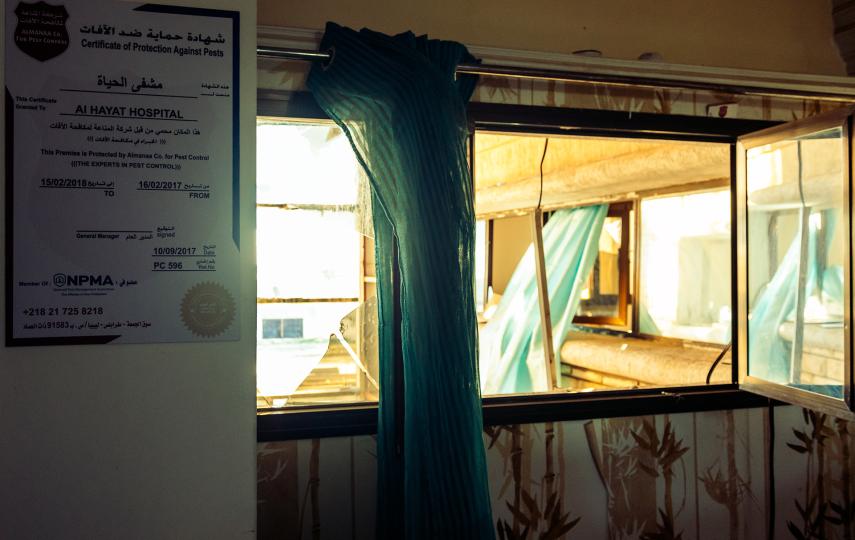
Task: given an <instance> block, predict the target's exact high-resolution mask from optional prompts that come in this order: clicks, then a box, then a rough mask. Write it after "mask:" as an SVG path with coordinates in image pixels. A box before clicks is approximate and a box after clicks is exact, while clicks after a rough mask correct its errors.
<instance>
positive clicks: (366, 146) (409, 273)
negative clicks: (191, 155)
mask: <svg viewBox="0 0 855 540" xmlns="http://www.w3.org/2000/svg"><path fill="white" fill-rule="evenodd" d="M321 50H328V51H330V52H331V53H332V60H331V61H330V62H328V63H326V64H315V65H314V66H313V67H312V70H311V72H310V73H309V78H308V86H309V88H310V89H311V90H312V92H313V94H314V96H315V99H316V101H317V102H318V104H319V105H320V106H321V107H322V108H323V109H324V111H326V113H327V114H329V116H330V117H331V118H332V119H333V120H335V122H336V123H337V124H338V125H339V126H340V127H341V128H342V129H343V130H344V132H345V134H346V135H347V137H348V138H349V140H350V142H351V144H352V146H353V148H354V150H355V152H356V155H357V158H358V159H359V161H360V163H361V164H362V166H363V168H364V169H365V172H366V173H367V175H368V178H369V181H370V185H371V189H372V193H373V201H374V203H375V207H374V215H375V218H374V221H375V222H374V227H375V234H376V239H377V262H378V302H379V306H380V307H379V310H380V313H379V315H380V337H379V339H380V341H381V345H380V351H381V352H380V372H381V373H380V378H381V396H380V417H379V428H378V468H379V473H378V490H379V495H378V516H377V527H378V537H380V538H466V539H470V538H472V539H479V538H493V537H494V535H493V526H492V514H491V511H490V498H489V491H488V486H487V472H486V464H485V456H484V443H483V439H482V419H481V398H480V394H479V388H478V375H477V365H476V361H477V335H476V318H475V305H474V295H473V291H472V275H473V273H472V269H473V266H472V258H473V249H474V236H475V216H474V207H473V192H472V180H471V177H470V174H469V168H468V163H467V158H466V137H467V119H466V102H467V101H468V99H469V97H470V95H471V93H472V91H473V89H474V85H475V82H476V81H475V79H474V78H472V77H465V76H463V77H455V68H456V66H457V64H458V63H460V62H463V61H466V62H469V61H473V60H474V59H473V58H472V57H471V56H470V55H469V54H468V52H467V51H466V49H465V47H463V46H462V45H460V44H458V43H453V42H447V41H438V40H429V39H427V38H424V37H415V36H414V35H413V34H412V33H406V34H400V35H397V36H387V35H384V34H379V33H377V32H372V31H369V30H362V31H360V32H356V31H354V30H351V29H348V28H343V27H341V26H338V25H336V24H333V23H329V24H328V25H327V28H326V32H325V34H324V37H323V40H322V42H321ZM396 247H397V249H395V248H396ZM395 253H396V255H394V254H395ZM396 263H397V270H398V271H399V272H400V277H401V291H400V298H401V305H400V309H401V313H402V321H401V322H402V324H401V327H400V336H401V338H400V339H401V347H402V349H403V365H404V367H403V374H402V375H403V396H396V395H395V394H394V384H393V381H394V376H395V374H394V372H393V369H394V364H393V363H392V361H391V359H392V358H393V356H394V354H395V350H396V343H395V334H396V331H397V330H398V329H397V328H395V327H394V324H395V323H394V312H395V309H394V308H395V305H394V303H393V301H394V294H393V291H392V285H393V283H392V279H391V278H392V272H393V270H394V269H395V264H396ZM396 402H398V403H403V435H401V433H399V432H398V431H397V430H398V426H396V423H395V417H396V414H400V412H401V411H400V410H396V409H395V403H396ZM399 441H402V443H403V445H402V447H401V445H399V444H397V443H398V442H399Z"/></svg>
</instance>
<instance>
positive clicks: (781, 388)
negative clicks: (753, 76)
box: [733, 106, 855, 420]
mask: <svg viewBox="0 0 855 540" xmlns="http://www.w3.org/2000/svg"><path fill="white" fill-rule="evenodd" d="M853 116H855V106H847V107H841V108H839V109H835V110H832V111H828V112H826V113H822V114H819V115H816V116H812V117H808V118H805V119H802V120H796V121H793V122H788V123H786V124H782V125H778V126H774V127H770V128H768V129H765V130H761V131H758V132H754V133H750V134H746V135H744V136H741V137H739V139H738V140H737V143H736V147H735V160H734V161H735V165H734V166H735V169H736V170H735V172H734V175H733V176H734V178H735V182H736V186H735V189H734V193H733V195H734V197H735V198H736V206H737V222H736V223H737V228H736V229H735V233H736V234H735V237H736V240H737V246H736V254H737V261H738V264H737V267H736V284H735V285H736V288H737V289H738V290H737V295H736V300H737V304H735V305H736V306H737V310H736V311H735V315H736V316H735V317H734V319H735V320H738V321H739V324H738V327H737V329H736V334H734V335H738V338H737V340H736V342H735V346H736V354H737V356H738V357H740V358H744V359H745V360H746V361H744V362H740V363H739V365H738V378H737V380H738V383H739V386H740V388H742V389H744V390H746V391H750V392H754V393H756V394H759V395H764V396H767V397H769V398H771V399H777V400H781V401H786V402H788V403H795V404H799V405H802V406H805V407H809V408H811V409H814V410H818V411H820V412H824V413H827V414H831V415H834V416H838V417H841V416H842V417H844V418H847V419H850V420H851V419H855V373H853V357H852V353H853V351H852V337H853V336H852V328H851V321H852V290H851V280H852V264H853V258H852V256H853V249H852V247H853V231H855V224H853V222H852V216H853V212H852V210H853V209H852V187H853V185H852V184H853V179H855V159H853V157H855V153H854V152H855V136H853V135H855V133H853V129H855V125H853V123H855V120H853ZM834 128H841V149H842V151H843V174H844V175H846V176H847V177H848V178H846V180H845V181H844V194H843V198H844V200H845V201H846V202H845V204H844V205H843V218H842V220H843V221H844V223H846V224H847V225H848V227H845V228H843V229H841V230H845V231H846V234H847V236H846V242H845V243H844V245H845V250H846V252H845V253H844V257H843V260H844V261H847V263H848V264H846V265H844V276H843V303H844V315H843V343H844V346H843V370H844V374H843V381H842V387H843V398H842V399H838V398H833V397H831V396H826V395H823V394H819V393H815V392H810V391H807V390H803V389H799V388H794V387H792V386H788V385H786V384H784V383H775V382H772V381H768V380H766V379H763V378H760V377H756V376H753V375H750V374H749V362H748V311H749V309H748V250H749V248H750V246H749V241H748V221H747V219H748V189H747V187H748V186H747V176H748V174H747V159H746V156H747V152H748V150H750V149H752V148H756V147H760V146H764V145H766V144H771V143H774V142H777V141H781V140H786V139H788V138H790V139H791V138H795V137H799V136H802V135H808V134H812V133H816V132H819V131H824V130H826V129H834Z"/></svg>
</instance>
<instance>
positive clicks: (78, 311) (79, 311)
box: [23, 306, 104, 317]
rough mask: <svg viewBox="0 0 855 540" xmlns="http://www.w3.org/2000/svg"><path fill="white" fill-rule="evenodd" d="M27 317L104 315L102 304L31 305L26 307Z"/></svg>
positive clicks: (25, 313)
mask: <svg viewBox="0 0 855 540" xmlns="http://www.w3.org/2000/svg"><path fill="white" fill-rule="evenodd" d="M23 314H24V316H26V317H55V316H57V315H67V316H75V315H103V314H104V308H103V307H101V306H61V307H29V308H24V310H23Z"/></svg>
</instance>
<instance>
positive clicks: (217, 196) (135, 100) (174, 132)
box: [5, 0, 240, 345]
mask: <svg viewBox="0 0 855 540" xmlns="http://www.w3.org/2000/svg"><path fill="white" fill-rule="evenodd" d="M5 9H6V13H5V15H6V28H5V31H6V35H5V41H6V43H5V80H6V92H5V122H6V125H5V129H6V137H5V140H6V197H5V200H6V240H7V241H6V264H7V272H6V292H7V294H6V304H7V305H6V310H7V312H6V315H7V317H6V321H7V324H6V343H7V344H8V345H50V344H75V343H76V344H98V343H159V342H180V341H211V340H235V339H238V338H239V321H238V312H239V310H238V301H239V297H238V294H239V286H240V278H239V253H240V235H239V223H240V216H239V211H238V208H239V201H238V184H239V182H238V172H239V161H238V158H239V155H238V147H239V145H238V104H239V96H238V75H237V74H238V70H237V67H238V66H237V62H238V58H239V56H238V54H237V53H238V45H237V44H238V26H239V25H238V23H239V21H238V13H237V12H232V11H220V10H210V9H196V8H186V7H176V6H165V5H156V4H132V3H127V2H119V1H110V0H66V1H62V0H59V1H57V2H55V3H54V2H51V3H45V2H42V1H39V2H19V1H16V0H6V2H5Z"/></svg>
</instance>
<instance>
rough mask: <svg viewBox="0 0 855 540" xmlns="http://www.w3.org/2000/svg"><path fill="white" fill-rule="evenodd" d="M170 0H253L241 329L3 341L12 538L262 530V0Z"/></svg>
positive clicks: (245, 28) (0, 26)
mask: <svg viewBox="0 0 855 540" xmlns="http://www.w3.org/2000/svg"><path fill="white" fill-rule="evenodd" d="M170 2H171V3H177V4H180V5H195V6H199V7H208V8H215V9H228V10H240V12H241V26H240V36H241V41H240V52H241V58H240V66H241V68H240V95H241V104H240V115H241V123H240V130H241V140H240V154H241V156H242V157H243V159H241V162H240V165H241V170H240V176H241V192H240V201H241V218H242V220H241V243H242V245H243V246H250V247H249V248H247V247H245V248H244V250H243V252H242V253H241V281H240V287H241V298H242V300H241V303H240V304H241V315H240V320H241V340H239V341H228V342H216V343H169V344H151V345H85V346H84V345H78V346H61V347H60V346H57V347H16V348H2V344H0V538H3V539H7V538H14V539H16V540H28V539H43V538H62V539H63V540H75V539H86V540H89V539H99V540H100V539H114V538H115V539H123V540H132V539H145V540H148V539H185V538H186V539H203V538H204V539H229V540H231V539H237V540H240V539H253V538H255V516H256V502H255V497H256V434H255V425H256V417H255V302H254V299H255V249H254V245H255V241H254V236H255V158H254V156H255V110H256V103H255V86H256V77H255V59H254V50H255V45H256V39H255V24H254V22H255V4H254V3H253V2H250V1H248V0H240V1H239V2H237V1H233V0H192V1H191V0H169V2H166V1H160V2H159V3H170ZM53 3H56V2H53ZM9 5H12V3H9ZM68 7H69V11H71V12H72V13H73V12H74V9H73V6H71V5H69V6H68ZM5 13H6V11H5V9H4V10H0V43H5V41H4V35H3V34H4V29H5ZM69 24H71V23H70V21H69ZM0 48H2V46H0ZM103 69H104V70H105V71H104V73H113V72H114V71H111V69H118V68H116V67H115V66H110V65H105V66H104V68H103ZM6 76H8V77H16V76H26V74H25V73H24V74H21V73H9V74H7V75H6ZM0 82H2V81H0ZM93 103H94V102H93ZM4 114H5V112H4V111H3V108H2V107H0V125H3V122H4ZM4 193H5V190H0V223H3V222H4V218H5V216H4V208H5V201H4V200H3V197H4ZM4 238H5V235H0V253H5V246H4ZM5 279H6V278H5V276H4V268H3V267H2V266H0V283H5ZM0 306H5V299H4V288H2V287H0ZM4 316H5V312H4V311H0V328H3V327H5V320H4Z"/></svg>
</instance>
